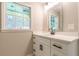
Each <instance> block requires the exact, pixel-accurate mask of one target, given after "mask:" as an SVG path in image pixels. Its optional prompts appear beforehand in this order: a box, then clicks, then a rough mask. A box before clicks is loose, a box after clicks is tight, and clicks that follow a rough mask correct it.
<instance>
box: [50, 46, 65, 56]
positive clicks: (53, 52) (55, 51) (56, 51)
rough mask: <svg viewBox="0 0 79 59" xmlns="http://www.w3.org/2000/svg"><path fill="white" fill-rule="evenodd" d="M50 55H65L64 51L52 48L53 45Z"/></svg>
mask: <svg viewBox="0 0 79 59" xmlns="http://www.w3.org/2000/svg"><path fill="white" fill-rule="evenodd" d="M51 56H65V54H64V53H62V52H60V51H58V50H56V49H54V48H53V47H52V48H51Z"/></svg>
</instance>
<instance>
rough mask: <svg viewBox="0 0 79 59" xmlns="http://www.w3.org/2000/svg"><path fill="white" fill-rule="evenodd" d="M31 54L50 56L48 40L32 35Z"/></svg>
mask: <svg viewBox="0 0 79 59" xmlns="http://www.w3.org/2000/svg"><path fill="white" fill-rule="evenodd" d="M33 54H34V55H35V56H50V55H51V54H50V39H49V38H46V37H41V36H35V35H33Z"/></svg>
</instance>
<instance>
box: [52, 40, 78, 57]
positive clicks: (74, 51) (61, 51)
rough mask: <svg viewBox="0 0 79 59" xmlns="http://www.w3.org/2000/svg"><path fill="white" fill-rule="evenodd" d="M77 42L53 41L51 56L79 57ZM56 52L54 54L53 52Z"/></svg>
mask: <svg viewBox="0 0 79 59" xmlns="http://www.w3.org/2000/svg"><path fill="white" fill-rule="evenodd" d="M77 44H78V43H77V41H74V42H63V41H61V40H56V39H54V40H51V56H77V55H78V45H77ZM52 50H54V52H53V51H52Z"/></svg>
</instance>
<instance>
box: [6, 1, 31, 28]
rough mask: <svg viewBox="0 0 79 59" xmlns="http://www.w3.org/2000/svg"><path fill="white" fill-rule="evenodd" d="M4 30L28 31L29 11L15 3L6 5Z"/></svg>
mask: <svg viewBox="0 0 79 59" xmlns="http://www.w3.org/2000/svg"><path fill="white" fill-rule="evenodd" d="M6 8H7V13H6V16H7V19H6V26H5V27H6V29H30V27H31V9H30V7H27V6H23V5H20V4H17V3H12V2H9V3H7V7H6Z"/></svg>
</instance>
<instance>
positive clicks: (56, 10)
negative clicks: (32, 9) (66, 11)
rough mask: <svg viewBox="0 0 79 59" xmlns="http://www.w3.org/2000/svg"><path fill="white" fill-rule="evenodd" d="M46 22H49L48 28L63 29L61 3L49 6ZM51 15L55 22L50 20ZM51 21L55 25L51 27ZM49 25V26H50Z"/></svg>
mask: <svg viewBox="0 0 79 59" xmlns="http://www.w3.org/2000/svg"><path fill="white" fill-rule="evenodd" d="M47 12H48V22H49V30H51V28H54V29H55V31H63V25H62V24H63V8H62V3H58V4H57V5H55V6H53V7H52V8H50V9H49V10H48V11H47ZM51 17H53V18H55V19H54V20H55V24H54V23H53V22H51V21H50V20H51ZM51 23H53V25H56V26H52V27H51V25H50V24H51ZM50 27H51V28H50Z"/></svg>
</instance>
